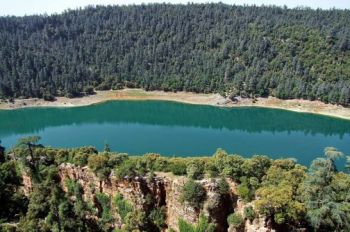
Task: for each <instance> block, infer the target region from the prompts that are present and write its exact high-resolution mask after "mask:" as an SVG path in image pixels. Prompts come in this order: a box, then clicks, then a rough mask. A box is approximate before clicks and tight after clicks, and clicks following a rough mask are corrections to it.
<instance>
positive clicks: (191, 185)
mask: <svg viewBox="0 0 350 232" xmlns="http://www.w3.org/2000/svg"><path fill="white" fill-rule="evenodd" d="M205 198H206V192H205V189H204V188H203V186H202V185H201V184H199V183H197V182H195V181H193V180H188V181H187V182H186V183H185V185H184V186H183V188H182V194H181V200H182V201H185V202H187V203H188V204H189V205H190V206H192V207H193V208H195V209H200V208H201V207H202V203H203V201H204V200H205Z"/></svg>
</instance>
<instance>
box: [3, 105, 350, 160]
mask: <svg viewBox="0 0 350 232" xmlns="http://www.w3.org/2000/svg"><path fill="white" fill-rule="evenodd" d="M31 134H39V135H40V136H42V138H43V140H42V142H43V143H44V144H45V145H52V146H60V147H76V146H83V145H94V146H96V147H98V148H102V146H103V143H104V142H108V143H109V144H110V145H111V147H112V148H113V149H114V150H117V151H122V152H128V153H132V154H141V153H145V152H159V153H162V154H164V155H178V156H180V155H181V156H182V155H203V154H212V153H213V152H214V151H215V150H216V148H218V147H222V148H224V149H227V150H228V151H230V152H235V153H240V154H242V155H249V156H250V155H252V154H269V155H270V156H272V157H273V158H278V157H286V156H289V157H291V156H293V157H296V158H297V159H298V160H299V162H302V163H304V164H306V165H308V164H309V162H310V160H312V159H313V158H314V157H315V156H319V155H320V154H322V150H323V148H324V147H326V146H335V147H337V148H339V149H341V150H343V151H344V152H346V153H348V154H350V121H347V120H340V119H335V118H330V117H324V116H319V115H312V114H302V113H294V112H289V111H283V110H274V109H263V108H237V109H228V108H218V107H211V106H198V105H186V104H179V103H173V102H162V101H113V102H107V103H103V104H97V105H93V106H88V107H78V108H31V109H21V110H13V111H0V139H2V141H3V144H4V145H5V146H12V145H13V144H14V143H15V141H16V140H17V139H18V138H19V137H22V136H25V135H31Z"/></svg>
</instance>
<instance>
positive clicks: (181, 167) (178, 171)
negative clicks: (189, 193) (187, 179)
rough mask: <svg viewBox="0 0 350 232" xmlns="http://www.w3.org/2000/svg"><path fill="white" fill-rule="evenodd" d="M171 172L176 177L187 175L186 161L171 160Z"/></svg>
mask: <svg viewBox="0 0 350 232" xmlns="http://www.w3.org/2000/svg"><path fill="white" fill-rule="evenodd" d="M168 169H169V171H170V172H172V173H173V174H174V175H178V176H183V175H186V173H187V172H186V169H187V165H186V162H185V161H182V160H178V159H175V160H171V161H170V163H169V167H168Z"/></svg>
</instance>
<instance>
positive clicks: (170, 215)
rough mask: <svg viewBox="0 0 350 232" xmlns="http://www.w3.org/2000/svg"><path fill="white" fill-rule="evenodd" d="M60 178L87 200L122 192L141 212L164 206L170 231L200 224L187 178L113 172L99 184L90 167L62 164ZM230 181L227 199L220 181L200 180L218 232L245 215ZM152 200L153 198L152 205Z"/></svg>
mask: <svg viewBox="0 0 350 232" xmlns="http://www.w3.org/2000/svg"><path fill="white" fill-rule="evenodd" d="M59 175H60V181H61V185H62V187H63V189H64V190H65V191H67V189H66V184H65V183H66V181H67V180H74V181H77V182H79V183H80V185H81V186H82V188H83V191H84V196H83V197H84V199H85V200H89V201H93V202H95V200H96V199H95V195H96V193H99V192H102V193H105V194H107V195H109V196H110V197H111V198H112V199H113V197H114V196H116V195H117V194H118V193H119V194H121V195H123V197H124V198H125V199H126V200H128V201H129V202H130V203H131V204H132V205H133V206H134V207H135V208H137V209H139V210H143V211H149V210H151V209H152V208H153V207H159V206H164V207H165V209H166V224H167V229H166V231H168V230H169V229H170V228H171V229H174V230H175V231H178V220H179V219H180V218H182V219H184V220H185V221H187V222H189V223H196V222H198V216H199V212H198V211H197V210H195V209H194V208H192V207H191V206H189V205H188V204H186V203H184V202H181V192H182V187H183V186H184V184H185V182H186V181H187V178H186V177H182V176H174V175H172V174H170V173H156V175H155V176H154V177H153V178H152V179H149V178H147V177H134V178H129V177H125V178H124V179H123V180H119V179H117V178H116V177H115V176H114V175H113V173H111V175H110V176H109V178H108V179H107V180H106V181H100V180H99V178H98V177H97V176H96V175H95V174H94V173H93V172H92V171H91V170H90V169H89V168H88V167H78V166H75V165H73V164H61V165H60V166H59ZM227 181H228V183H229V185H230V194H229V195H228V196H226V197H222V196H220V195H219V194H217V192H216V189H217V180H216V181H215V180H214V181H213V180H211V179H204V180H200V181H198V182H199V183H200V184H201V185H202V186H203V187H204V189H205V190H206V195H207V199H206V201H205V202H204V204H203V210H202V212H203V213H204V214H205V215H206V216H208V217H209V218H210V219H211V220H212V222H215V223H216V224H217V225H218V228H217V231H218V232H222V231H232V232H233V231H235V230H234V229H233V228H230V227H229V226H228V224H227V221H226V218H227V216H228V215H229V214H230V213H232V212H238V213H240V214H242V215H243V210H244V207H245V206H246V205H245V204H244V203H243V202H242V201H240V200H239V199H238V197H237V193H236V187H237V186H236V184H235V183H234V182H232V181H230V180H227ZM23 184H24V189H25V192H26V193H27V194H29V193H30V191H31V190H32V182H31V180H30V177H28V176H26V175H24V176H23ZM149 199H151V203H150V202H149V201H150V200H149ZM115 218H116V222H115V226H116V227H119V228H120V227H121V226H122V225H121V221H120V220H118V218H119V216H118V215H115ZM264 224H265V223H264V218H259V219H256V220H254V222H253V223H250V222H248V221H247V222H246V224H245V228H244V229H243V230H242V231H247V232H267V231H272V230H268V229H267V228H265V227H264Z"/></svg>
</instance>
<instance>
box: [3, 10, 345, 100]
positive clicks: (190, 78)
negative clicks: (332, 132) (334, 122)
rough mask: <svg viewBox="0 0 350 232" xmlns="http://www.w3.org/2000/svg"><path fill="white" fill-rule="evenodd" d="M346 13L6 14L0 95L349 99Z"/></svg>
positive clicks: (288, 11)
mask: <svg viewBox="0 0 350 232" xmlns="http://www.w3.org/2000/svg"><path fill="white" fill-rule="evenodd" d="M349 25H350V11H349V10H311V9H286V8H279V7H255V6H250V7H243V6H230V5H224V4H202V5H197V4H189V5H168V4H152V5H139V6H113V7H112V6H109V7H102V6H99V7H89V8H86V9H81V10H73V11H67V12H65V13H63V14H59V15H52V16H44V15H43V16H27V17H1V18H0V60H1V62H0V98H17V97H40V98H45V99H48V100H50V99H52V98H53V96H68V97H76V96H80V95H83V94H90V93H91V92H92V91H93V89H94V88H96V89H99V90H107V89H111V88H112V89H119V88H123V87H142V88H144V89H146V90H156V89H157V90H165V91H180V90H184V91H194V92H219V93H221V94H226V95H228V94H233V95H241V96H243V97H256V96H268V95H272V96H276V97H278V98H285V99H287V98H304V99H311V100H315V99H320V100H322V101H324V102H331V103H340V104H343V105H349V104H350V39H349V38H350V27H349Z"/></svg>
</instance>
